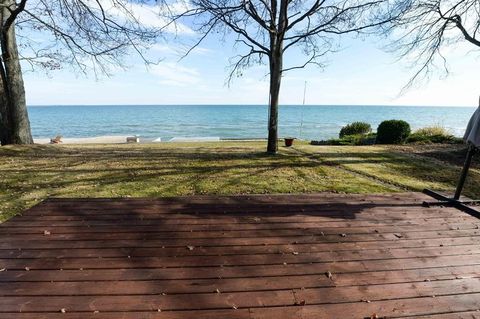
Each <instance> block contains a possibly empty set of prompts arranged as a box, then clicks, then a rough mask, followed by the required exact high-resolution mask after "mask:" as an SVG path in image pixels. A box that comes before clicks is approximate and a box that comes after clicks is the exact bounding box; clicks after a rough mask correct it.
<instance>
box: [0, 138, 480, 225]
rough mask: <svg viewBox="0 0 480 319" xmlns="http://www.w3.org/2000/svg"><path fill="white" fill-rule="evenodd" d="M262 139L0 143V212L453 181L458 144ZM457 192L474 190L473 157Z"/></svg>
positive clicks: (396, 188)
mask: <svg viewBox="0 0 480 319" xmlns="http://www.w3.org/2000/svg"><path fill="white" fill-rule="evenodd" d="M264 149H265V142H217V143H195V144H194V143H175V144H173V143H164V144H137V145H65V146H58V145H55V146H40V145H36V146H25V147H19V146H7V147H0V176H1V177H0V178H1V182H0V220H6V219H8V218H9V217H11V216H13V215H15V214H17V213H19V212H21V211H22V210H24V209H26V208H28V207H30V206H32V205H34V204H35V203H37V202H39V201H41V200H43V199H45V198H47V197H49V196H53V197H127V196H131V197H159V196H176V195H193V194H248V193H311V192H324V191H327V192H346V193H379V192H402V191H412V190H413V191H420V190H422V189H423V188H425V187H430V188H434V189H438V190H448V191H452V190H453V189H454V187H455V183H456V181H457V178H458V175H459V172H460V169H461V165H462V160H463V156H464V147H460V146H435V147H425V146H414V147H407V146H397V147H393V146H365V147H363V146H362V147H359V146H356V147H355V146H311V145H308V144H302V143H298V141H297V142H296V144H295V147H293V148H284V147H281V148H280V151H279V154H278V155H277V156H268V155H267V154H266V153H265V152H264ZM466 187H467V189H466V192H465V194H466V195H469V196H472V197H480V164H478V163H475V165H474V168H473V169H472V171H471V175H470V177H469V179H468V182H467V186H466Z"/></svg>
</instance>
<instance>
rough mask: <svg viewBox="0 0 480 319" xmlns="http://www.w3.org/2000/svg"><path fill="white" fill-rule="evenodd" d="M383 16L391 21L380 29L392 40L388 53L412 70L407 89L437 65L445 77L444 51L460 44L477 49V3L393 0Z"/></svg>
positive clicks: (479, 3)
mask: <svg viewBox="0 0 480 319" xmlns="http://www.w3.org/2000/svg"><path fill="white" fill-rule="evenodd" d="M384 14H385V15H388V16H390V17H395V18H394V19H390V20H389V21H388V23H386V24H384V25H382V27H381V32H382V33H385V34H387V35H390V36H392V37H393V39H394V40H393V43H391V45H390V46H389V47H388V49H390V50H391V51H394V52H395V53H397V54H398V55H399V56H400V57H401V58H407V59H410V60H411V61H412V64H413V65H414V67H415V68H416V71H415V74H414V75H413V76H412V78H411V80H410V81H409V83H408V85H407V87H409V86H411V85H412V84H414V83H415V82H416V81H417V80H421V79H424V78H426V77H428V76H429V75H430V74H431V73H432V72H433V71H434V70H435V69H437V66H438V63H440V64H441V66H442V67H443V69H444V71H445V72H447V73H448V68H447V63H446V62H447V60H446V57H445V55H444V54H443V52H444V50H445V49H446V47H449V46H452V45H457V44H459V43H462V42H463V43H469V44H471V45H473V47H480V34H479V31H480V30H479V28H480V1H478V0H419V1H414V0H395V1H393V2H392V3H391V4H390V5H389V6H388V7H386V10H385V11H384Z"/></svg>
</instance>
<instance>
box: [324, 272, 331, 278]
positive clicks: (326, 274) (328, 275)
mask: <svg viewBox="0 0 480 319" xmlns="http://www.w3.org/2000/svg"><path fill="white" fill-rule="evenodd" d="M325 276H327V278H329V279H332V277H333V275H332V273H331V272H329V271H327V272H326V273H325Z"/></svg>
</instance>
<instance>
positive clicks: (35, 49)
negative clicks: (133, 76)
mask: <svg viewBox="0 0 480 319" xmlns="http://www.w3.org/2000/svg"><path fill="white" fill-rule="evenodd" d="M149 2H150V1H129V0H21V1H15V0H0V28H1V29H0V44H1V53H2V56H1V61H0V80H1V84H0V141H1V144H2V145H5V144H31V143H33V140H32V135H31V130H30V123H29V118H28V112H27V107H26V101H25V88H24V83H23V78H22V68H21V61H22V60H23V61H24V63H28V64H29V65H30V66H31V67H33V68H35V67H41V68H45V69H49V70H52V69H58V68H61V67H62V66H72V67H74V68H78V69H80V70H81V71H82V72H86V70H89V69H90V68H92V69H93V71H94V72H102V73H108V71H109V68H108V66H112V65H115V66H118V65H120V66H121V65H122V60H121V57H122V56H123V55H124V54H126V53H127V52H130V51H131V50H134V51H136V52H137V53H139V54H140V55H141V57H142V58H143V55H142V52H143V49H144V47H145V46H146V45H148V44H149V43H151V42H152V41H154V40H155V39H156V37H157V36H158V32H157V31H158V30H157V29H156V28H154V27H153V26H150V27H146V26H144V25H142V23H141V21H139V19H141V17H139V16H140V14H141V10H140V9H142V8H141V5H142V3H143V4H145V5H148V3H149ZM137 11H138V12H137ZM51 94H55V92H51Z"/></svg>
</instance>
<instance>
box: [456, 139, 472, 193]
mask: <svg viewBox="0 0 480 319" xmlns="http://www.w3.org/2000/svg"><path fill="white" fill-rule="evenodd" d="M474 153H475V147H474V146H473V145H470V146H469V147H468V152H467V158H466V160H465V164H464V165H463V169H462V175H461V176H460V180H459V181H458V185H457V190H456V191H455V196H454V197H453V199H454V200H459V199H460V195H461V194H462V190H463V186H464V185H465V180H466V179H467V175H468V170H469V169H470V165H471V164H472V158H473V154H474Z"/></svg>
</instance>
